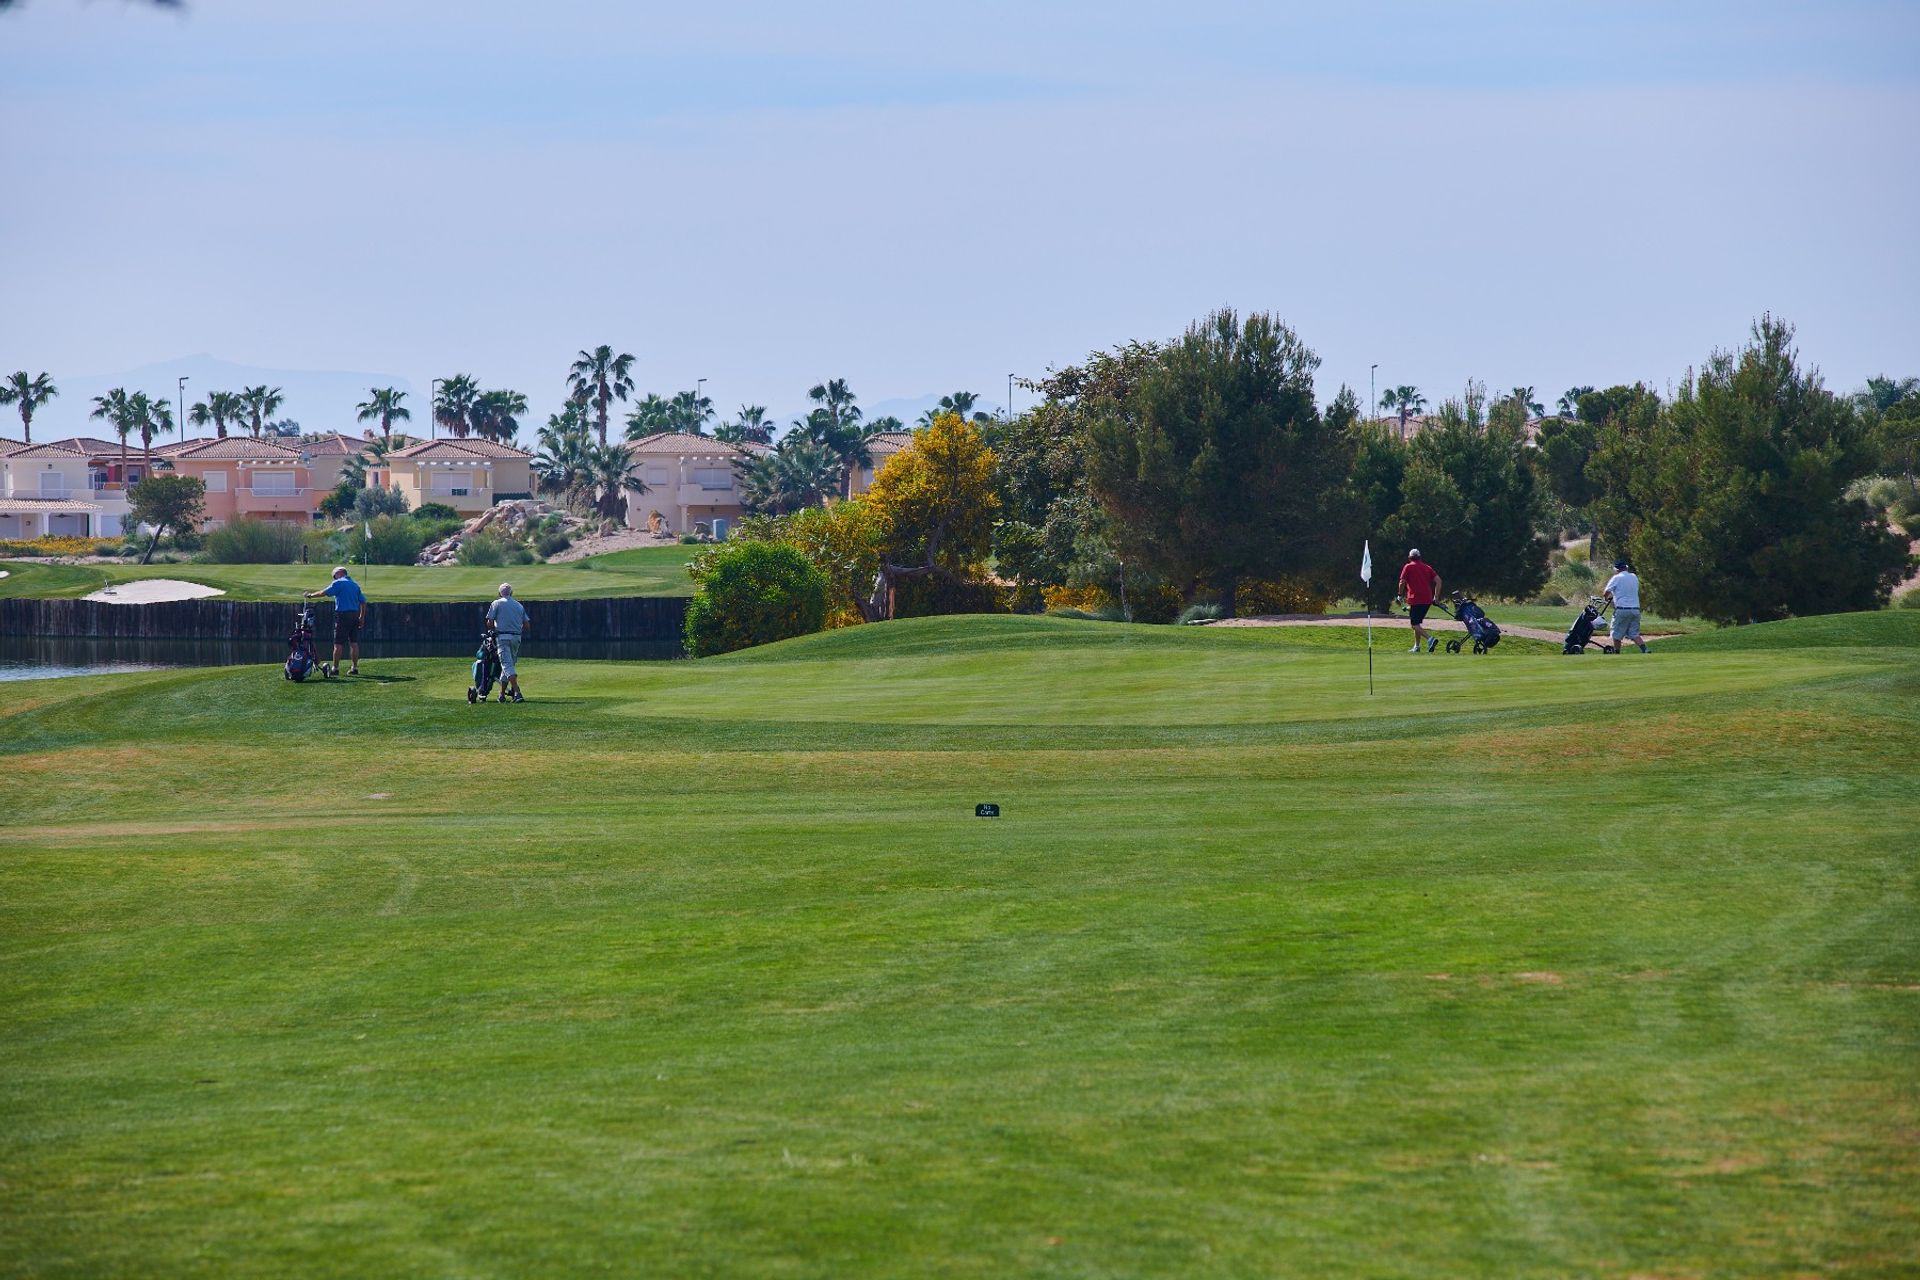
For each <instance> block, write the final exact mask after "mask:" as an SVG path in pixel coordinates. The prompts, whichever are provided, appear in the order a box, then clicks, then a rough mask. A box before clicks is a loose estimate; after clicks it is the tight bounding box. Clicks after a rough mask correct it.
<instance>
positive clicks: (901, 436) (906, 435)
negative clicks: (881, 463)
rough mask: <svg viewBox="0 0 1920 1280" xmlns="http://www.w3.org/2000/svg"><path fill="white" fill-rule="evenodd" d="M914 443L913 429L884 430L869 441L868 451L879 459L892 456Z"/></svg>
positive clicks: (876, 459)
mask: <svg viewBox="0 0 1920 1280" xmlns="http://www.w3.org/2000/svg"><path fill="white" fill-rule="evenodd" d="M912 443H913V432H911V431H882V432H880V433H879V434H878V435H876V436H874V437H873V438H872V439H871V440H869V441H867V451H868V452H869V453H871V454H872V455H873V457H874V459H875V461H878V460H879V459H881V458H891V457H892V456H893V455H894V454H896V453H898V452H900V451H901V450H902V449H904V448H906V447H907V446H908V445H910V444H912Z"/></svg>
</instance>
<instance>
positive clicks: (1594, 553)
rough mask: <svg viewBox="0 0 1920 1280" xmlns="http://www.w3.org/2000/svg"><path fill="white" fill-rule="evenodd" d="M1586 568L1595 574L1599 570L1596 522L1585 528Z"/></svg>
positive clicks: (1598, 530) (1597, 526) (1598, 537)
mask: <svg viewBox="0 0 1920 1280" xmlns="http://www.w3.org/2000/svg"><path fill="white" fill-rule="evenodd" d="M1587 568H1589V569H1592V570H1594V571H1595V572H1598V571H1599V569H1600V525H1599V523H1598V522H1597V521H1596V522H1595V523H1593V524H1591V525H1590V526H1588V528H1587Z"/></svg>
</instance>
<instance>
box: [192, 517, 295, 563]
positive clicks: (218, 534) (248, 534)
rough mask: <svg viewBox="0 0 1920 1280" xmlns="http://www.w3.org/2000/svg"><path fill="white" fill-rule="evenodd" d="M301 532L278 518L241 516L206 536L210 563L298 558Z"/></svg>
mask: <svg viewBox="0 0 1920 1280" xmlns="http://www.w3.org/2000/svg"><path fill="white" fill-rule="evenodd" d="M304 541H305V539H304V536H303V533H302V531H301V530H300V529H299V528H298V527H297V526H294V525H291V524H288V523H286V522H285V521H280V520H255V519H253V518H252V517H250V516H249V517H243V518H241V519H238V520H235V521H234V522H233V523H231V524H229V525H226V526H225V527H223V528H219V529H215V530H214V531H213V532H211V533H209V534H208V535H207V559H208V561H210V562H211V563H213V564H292V563H293V562H294V561H295V560H298V559H299V558H300V547H301V544H302V543H303V542H304Z"/></svg>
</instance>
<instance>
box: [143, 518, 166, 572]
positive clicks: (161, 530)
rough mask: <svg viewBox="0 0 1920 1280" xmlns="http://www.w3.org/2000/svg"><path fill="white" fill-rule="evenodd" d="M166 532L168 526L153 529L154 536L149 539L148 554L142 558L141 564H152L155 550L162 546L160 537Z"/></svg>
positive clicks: (157, 526)
mask: <svg viewBox="0 0 1920 1280" xmlns="http://www.w3.org/2000/svg"><path fill="white" fill-rule="evenodd" d="M166 531H167V526H165V525H164V524H160V525H155V526H154V527H153V536H152V537H151V538H148V539H147V553H146V554H145V555H143V556H141V557H140V563H141V564H148V563H151V562H152V560H153V549H154V548H155V547H157V546H159V545H160V535H161V534H163V533H165V532H166Z"/></svg>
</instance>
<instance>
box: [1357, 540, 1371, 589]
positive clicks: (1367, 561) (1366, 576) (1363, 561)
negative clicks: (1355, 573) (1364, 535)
mask: <svg viewBox="0 0 1920 1280" xmlns="http://www.w3.org/2000/svg"><path fill="white" fill-rule="evenodd" d="M1360 581H1362V582H1364V583H1366V584H1367V585H1368V586H1372V585H1373V543H1372V539H1368V540H1367V541H1365V542H1362V543H1361V544H1360Z"/></svg>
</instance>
